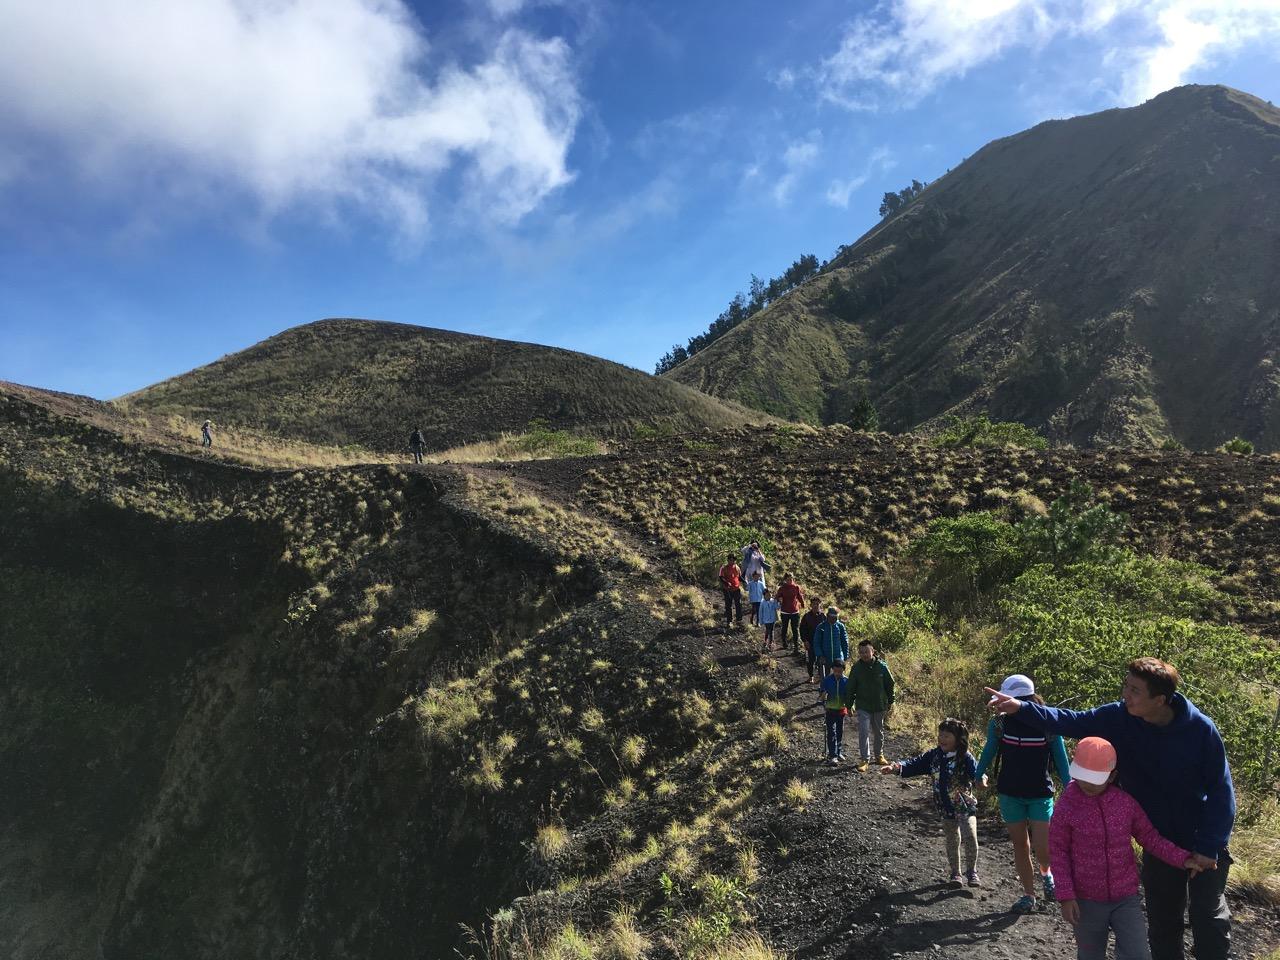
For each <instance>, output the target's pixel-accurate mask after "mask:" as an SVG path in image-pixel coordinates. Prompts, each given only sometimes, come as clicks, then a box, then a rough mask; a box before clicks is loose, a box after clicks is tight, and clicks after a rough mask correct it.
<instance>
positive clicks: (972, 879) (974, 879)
mask: <svg viewBox="0 0 1280 960" xmlns="http://www.w3.org/2000/svg"><path fill="white" fill-rule="evenodd" d="M964 880H965V883H967V884H969V886H971V887H980V886H982V878H981V877H979V876H978V871H977V870H970V871H969V872H968V873H966V874H965V875H964Z"/></svg>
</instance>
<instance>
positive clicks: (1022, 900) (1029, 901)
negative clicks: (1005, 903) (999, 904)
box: [1009, 896, 1036, 913]
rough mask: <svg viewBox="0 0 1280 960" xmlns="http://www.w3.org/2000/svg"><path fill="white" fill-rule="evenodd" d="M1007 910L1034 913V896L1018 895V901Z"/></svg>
mask: <svg viewBox="0 0 1280 960" xmlns="http://www.w3.org/2000/svg"><path fill="white" fill-rule="evenodd" d="M1009 912H1010V913H1035V912H1036V898H1035V897H1028V896H1021V897H1019V898H1018V902H1017V903H1015V904H1014V905H1013V906H1012V907H1010V908H1009Z"/></svg>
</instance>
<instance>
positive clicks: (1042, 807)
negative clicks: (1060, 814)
mask: <svg viewBox="0 0 1280 960" xmlns="http://www.w3.org/2000/svg"><path fill="white" fill-rule="evenodd" d="M999 796H1000V819H1001V820H1003V821H1004V822H1005V823H1022V821H1024V820H1037V821H1039V822H1040V823H1048V822H1049V818H1050V817H1052V816H1053V797H1034V798H1032V799H1030V800H1027V799H1024V798H1023V797H1011V796H1009V795H1008V794H1006V793H1002V794H1000V795H999Z"/></svg>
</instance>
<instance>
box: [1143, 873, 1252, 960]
mask: <svg viewBox="0 0 1280 960" xmlns="http://www.w3.org/2000/svg"><path fill="white" fill-rule="evenodd" d="M1230 869H1231V855H1230V854H1229V853H1227V851H1226V850H1223V851H1222V852H1221V853H1219V854H1218V869H1217V870H1206V871H1204V872H1203V873H1199V874H1196V876H1195V877H1193V878H1192V879H1191V880H1190V881H1188V880H1187V871H1185V870H1180V869H1178V868H1177V867H1171V866H1169V864H1167V863H1165V862H1164V861H1163V860H1158V859H1156V858H1155V857H1153V856H1150V855H1146V854H1144V855H1143V857H1142V888H1143V890H1144V892H1145V893H1146V895H1147V941H1148V942H1149V943H1150V944H1151V960H1182V958H1183V951H1182V931H1183V920H1182V915H1183V912H1184V911H1186V912H1189V913H1190V915H1191V936H1192V939H1193V941H1194V942H1195V951H1194V952H1195V956H1196V960H1226V957H1227V956H1228V954H1229V953H1230V951H1231V908H1230V907H1228V906H1227V896H1226V889H1227V872H1228V871H1229V870H1230Z"/></svg>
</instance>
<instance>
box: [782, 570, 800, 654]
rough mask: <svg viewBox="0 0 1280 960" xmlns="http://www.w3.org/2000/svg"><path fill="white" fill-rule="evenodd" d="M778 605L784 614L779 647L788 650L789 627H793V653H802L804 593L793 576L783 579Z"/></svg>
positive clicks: (788, 575) (789, 575)
mask: <svg viewBox="0 0 1280 960" xmlns="http://www.w3.org/2000/svg"><path fill="white" fill-rule="evenodd" d="M775 599H777V601H778V603H779V604H780V605H781V608H782V609H781V613H782V617H781V619H782V636H781V637H780V638H779V642H778V646H780V647H781V648H782V649H783V650H785V649H786V648H787V625H788V624H790V625H791V652H792V653H799V652H800V608H801V607H803V606H804V591H803V590H801V589H800V586H799V584H797V583H796V578H795V577H793V576H792V575H791V574H789V573H788V574H787V575H786V577H784V578H783V581H782V586H780V587H779V588H778V594H777V597H776V598H775Z"/></svg>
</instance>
